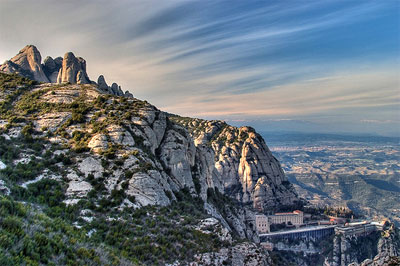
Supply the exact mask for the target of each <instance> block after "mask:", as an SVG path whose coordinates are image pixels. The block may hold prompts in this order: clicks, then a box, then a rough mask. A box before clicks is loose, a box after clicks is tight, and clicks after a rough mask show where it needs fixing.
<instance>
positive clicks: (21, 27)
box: [0, 0, 400, 136]
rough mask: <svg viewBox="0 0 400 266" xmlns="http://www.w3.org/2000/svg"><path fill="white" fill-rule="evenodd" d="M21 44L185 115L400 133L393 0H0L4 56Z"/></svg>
mask: <svg viewBox="0 0 400 266" xmlns="http://www.w3.org/2000/svg"><path fill="white" fill-rule="evenodd" d="M27 44H34V45H35V46H36V47H37V48H38V49H39V51H40V52H41V54H42V59H44V58H45V57H46V56H48V55H50V56H52V57H53V58H54V57H57V56H63V55H64V53H66V52H68V51H72V52H73V53H74V54H75V55H76V56H81V57H83V58H85V59H86V61H87V70H88V74H89V77H90V78H91V79H92V80H95V81H97V77H98V76H99V75H100V74H103V75H104V76H105V78H106V81H107V82H108V83H109V84H111V83H112V82H117V83H118V84H119V85H121V86H122V89H123V90H129V91H130V92H132V93H133V94H134V96H135V97H137V98H139V99H143V100H147V101H149V102H150V103H152V104H154V105H156V106H157V107H158V108H159V109H161V110H164V111H168V112H171V113H176V114H179V115H182V116H191V117H199V118H205V119H219V120H225V121H227V122H228V123H231V124H233V125H237V126H241V125H250V126H253V127H255V128H256V129H257V130H258V131H279V130H284V131H302V132H329V133H352V134H355V133H357V134H359V133H362V134H379V135H386V136H400V78H399V76H400V73H399V72H400V1H398V0H384V1H368V0H365V1H364V0H363V1H361V0H358V1H353V0H346V1H341V0H334V1H329V0H324V1H312V0H309V1H305V0H304V1H302V0H298V1H289V0H288V1H278V0H276V1H272V0H270V1H251V0H246V1H235V0H230V1H187V0H185V1H178V0H170V1H154V0H147V1H124V0H120V1H102V0H97V1H90V0H89V1H78V0H69V1H55V0H54V1H43V0H35V1H33V0H32V1H20V0H0V61H1V62H3V61H5V60H7V59H10V58H11V57H13V56H14V55H15V54H17V53H18V51H19V50H20V49H22V48H23V47H24V46H25V45H27Z"/></svg>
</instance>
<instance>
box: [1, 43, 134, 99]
mask: <svg viewBox="0 0 400 266" xmlns="http://www.w3.org/2000/svg"><path fill="white" fill-rule="evenodd" d="M41 60H42V57H41V55H40V52H39V50H38V49H37V48H36V47H35V46H34V45H27V46H25V47H24V48H23V49H22V50H21V51H20V52H19V53H18V54H17V55H16V56H14V57H13V58H11V59H10V60H7V61H5V62H4V63H3V64H2V65H0V71H2V72H5V73H17V74H20V75H22V76H24V77H27V78H30V79H32V80H36V81H38V82H44V83H49V82H50V83H59V84H61V83H71V84H92V83H93V84H95V82H93V81H91V80H90V79H89V76H88V74H87V72H86V61H85V59H83V58H82V57H76V56H75V55H74V54H73V53H72V52H68V53H66V54H65V55H64V58H62V57H57V58H55V59H53V58H52V57H51V56H47V57H46V58H45V59H44V61H43V64H42V63H41ZM98 86H99V89H100V90H101V91H102V92H103V93H107V94H112V95H116V96H124V97H128V98H132V97H133V95H132V93H130V92H129V91H126V92H125V93H124V92H123V91H122V89H121V87H120V86H118V84H116V83H113V84H112V85H111V87H109V86H108V85H107V83H106V81H105V79H104V77H103V75H101V76H100V77H99V79H98Z"/></svg>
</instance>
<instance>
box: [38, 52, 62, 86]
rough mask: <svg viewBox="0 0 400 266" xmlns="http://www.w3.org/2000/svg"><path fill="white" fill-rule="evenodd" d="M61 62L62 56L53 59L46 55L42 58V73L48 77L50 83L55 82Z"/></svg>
mask: <svg viewBox="0 0 400 266" xmlns="http://www.w3.org/2000/svg"><path fill="white" fill-rule="evenodd" d="M62 63H63V59H62V57H57V58H55V59H53V58H52V57H51V56H48V57H46V58H45V59H44V67H43V69H44V73H45V74H46V76H47V77H48V78H49V81H50V82H51V83H57V77H58V72H59V71H60V68H61V67H62Z"/></svg>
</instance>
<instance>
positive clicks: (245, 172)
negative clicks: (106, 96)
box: [171, 117, 298, 211]
mask: <svg viewBox="0 0 400 266" xmlns="http://www.w3.org/2000/svg"><path fill="white" fill-rule="evenodd" d="M171 119H172V120H173V121H175V122H177V123H179V124H181V125H183V126H184V127H185V128H187V129H188V130H189V132H190V134H191V136H192V137H193V139H194V143H195V145H196V148H197V152H198V156H197V158H198V159H197V160H196V161H197V162H198V164H197V167H198V172H199V176H200V177H201V178H200V179H201V180H204V181H205V182H206V183H207V186H209V187H215V188H218V189H219V190H220V191H221V192H223V193H225V194H227V195H229V196H231V197H234V198H236V199H237V200H238V201H240V202H243V203H250V204H252V206H253V207H254V208H256V209H258V210H260V211H264V210H271V209H273V208H277V207H279V206H283V205H292V204H294V203H295V202H296V201H297V200H298V198H297V194H296V192H295V190H294V188H293V186H292V185H291V184H290V183H289V182H288V180H287V178H286V177H285V175H284V173H283V170H282V168H281V166H280V164H279V162H278V161H277V160H276V158H275V157H274V156H273V155H272V154H271V152H270V150H269V149H268V147H267V145H266V144H265V141H264V140H263V139H262V137H261V136H260V135H258V134H257V133H256V132H255V131H254V129H252V128H250V127H241V128H236V127H232V126H229V125H227V124H226V123H224V122H222V121H206V120H201V119H191V118H182V117H171ZM212 157H213V158H212Z"/></svg>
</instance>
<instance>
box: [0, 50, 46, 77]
mask: <svg viewBox="0 0 400 266" xmlns="http://www.w3.org/2000/svg"><path fill="white" fill-rule="evenodd" d="M41 61H42V57H41V55H40V52H39V51H38V49H37V48H36V47H35V46H34V45H27V46H25V47H24V48H23V49H22V50H21V51H19V53H18V54H17V55H16V56H14V57H13V58H11V59H10V60H8V61H6V62H4V64H2V65H0V71H3V72H6V73H19V74H21V75H22V76H25V77H28V78H30V79H34V80H37V81H39V82H49V79H48V78H47V76H46V74H45V73H44V71H43V66H42V64H41Z"/></svg>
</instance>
